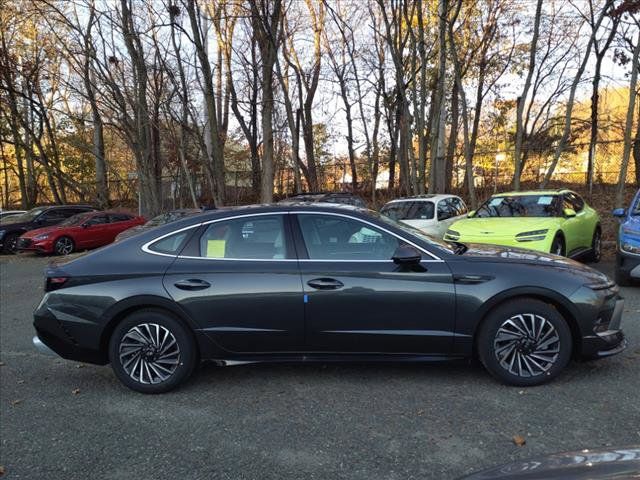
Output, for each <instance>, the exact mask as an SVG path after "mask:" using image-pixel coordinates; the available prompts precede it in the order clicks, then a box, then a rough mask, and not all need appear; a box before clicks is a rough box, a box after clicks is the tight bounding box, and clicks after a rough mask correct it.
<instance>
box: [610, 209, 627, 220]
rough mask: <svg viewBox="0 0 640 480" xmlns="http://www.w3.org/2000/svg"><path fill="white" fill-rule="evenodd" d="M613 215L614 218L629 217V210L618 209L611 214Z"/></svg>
mask: <svg viewBox="0 0 640 480" xmlns="http://www.w3.org/2000/svg"><path fill="white" fill-rule="evenodd" d="M611 214H612V215H613V216H614V217H620V218H622V217H626V216H627V210H626V209H624V208H616V209H615V210H614V211H613V212H611Z"/></svg>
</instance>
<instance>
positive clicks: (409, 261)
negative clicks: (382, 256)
mask: <svg viewBox="0 0 640 480" xmlns="http://www.w3.org/2000/svg"><path fill="white" fill-rule="evenodd" d="M392 259H393V262H394V263H397V264H398V265H417V264H418V263H420V260H422V255H421V254H420V252H419V251H418V250H417V249H416V248H415V247H412V246H411V245H400V246H399V247H398V248H396V251H395V252H394V253H393V257H392Z"/></svg>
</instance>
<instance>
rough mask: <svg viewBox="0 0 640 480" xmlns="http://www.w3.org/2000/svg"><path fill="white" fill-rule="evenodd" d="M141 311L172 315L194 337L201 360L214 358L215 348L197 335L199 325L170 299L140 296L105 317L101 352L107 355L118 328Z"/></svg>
mask: <svg viewBox="0 0 640 480" xmlns="http://www.w3.org/2000/svg"><path fill="white" fill-rule="evenodd" d="M140 310H159V311H162V312H163V313H166V314H168V315H171V316H172V317H173V318H175V319H176V320H178V321H179V322H180V323H182V324H183V325H184V327H185V328H186V329H187V331H188V332H190V333H191V335H193V339H194V342H195V344H196V347H197V352H196V355H197V357H198V358H199V359H200V358H208V357H210V356H212V354H211V352H212V351H214V349H215V346H214V345H213V342H211V340H209V339H208V338H207V337H206V336H205V335H202V334H197V330H198V326H197V324H196V323H195V322H194V321H193V320H192V319H191V318H190V317H189V316H188V315H187V314H186V313H185V312H184V311H183V310H182V309H181V308H180V307H179V306H178V305H176V303H175V302H173V301H172V300H170V299H167V298H163V297H159V296H156V295H138V296H135V297H129V298H126V299H124V300H122V301H120V302H118V303H116V304H114V305H112V306H111V307H110V308H109V309H108V310H107V311H106V312H105V313H104V314H103V315H102V322H103V324H104V325H105V326H104V328H103V330H102V334H101V336H100V351H101V352H104V353H105V354H106V353H107V351H108V349H109V340H110V339H111V335H112V334H113V332H114V330H115V328H116V326H117V325H118V323H120V322H121V321H122V320H123V319H124V318H126V317H127V316H128V315H130V314H132V313H134V312H137V311H140Z"/></svg>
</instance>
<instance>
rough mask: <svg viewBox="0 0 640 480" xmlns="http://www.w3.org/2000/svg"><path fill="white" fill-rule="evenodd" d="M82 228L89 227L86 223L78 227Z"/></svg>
mask: <svg viewBox="0 0 640 480" xmlns="http://www.w3.org/2000/svg"><path fill="white" fill-rule="evenodd" d="M80 226H81V227H82V228H89V227H90V226H91V225H89V224H88V223H83V224H82V225H80Z"/></svg>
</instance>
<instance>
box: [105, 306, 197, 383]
mask: <svg viewBox="0 0 640 480" xmlns="http://www.w3.org/2000/svg"><path fill="white" fill-rule="evenodd" d="M196 358H197V355H196V345H195V341H194V339H193V336H192V335H191V332H189V331H188V330H187V328H186V327H185V326H184V325H183V324H182V322H180V321H179V320H177V319H175V318H173V317H172V316H170V315H168V314H167V313H165V312H162V311H159V310H140V311H138V312H134V313H133V314H131V315H129V316H128V317H126V318H125V319H124V320H123V321H122V322H121V323H120V324H118V326H117V327H116V329H115V331H114V332H113V335H112V336H111V340H110V342H109V359H110V361H111V367H112V368H113V371H114V373H115V374H116V377H118V379H119V380H120V381H121V382H122V383H124V384H125V385H126V386H127V387H129V388H131V389H133V390H136V391H138V392H142V393H162V392H167V391H169V390H171V389H173V388H175V387H177V386H178V385H180V384H181V383H182V382H184V381H185V380H187V378H189V376H190V375H191V373H192V372H193V369H194V367H195V364H196Z"/></svg>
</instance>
